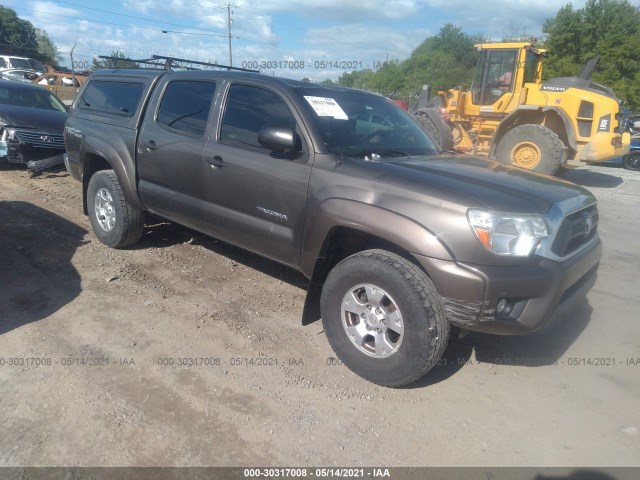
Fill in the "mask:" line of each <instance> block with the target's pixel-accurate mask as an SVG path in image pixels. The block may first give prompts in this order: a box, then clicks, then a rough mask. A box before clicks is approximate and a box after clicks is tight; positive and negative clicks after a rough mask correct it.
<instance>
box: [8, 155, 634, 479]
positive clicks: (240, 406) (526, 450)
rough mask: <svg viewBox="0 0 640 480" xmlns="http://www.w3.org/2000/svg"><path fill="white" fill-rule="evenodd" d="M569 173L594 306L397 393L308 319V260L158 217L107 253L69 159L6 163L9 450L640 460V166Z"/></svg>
mask: <svg viewBox="0 0 640 480" xmlns="http://www.w3.org/2000/svg"><path fill="white" fill-rule="evenodd" d="M564 178H565V179H567V180H570V181H574V182H576V183H579V184H581V185H584V186H586V187H587V188H589V189H591V190H592V191H593V192H594V193H595V195H596V196H597V197H598V199H599V205H600V213H601V220H600V227H599V228H600V234H601V237H602V239H603V241H604V252H603V259H602V263H601V266H600V270H599V277H598V281H597V284H596V285H595V287H594V288H593V289H592V291H591V292H590V293H589V295H588V298H587V300H586V301H585V302H584V304H582V305H581V306H580V307H579V308H578V309H576V310H575V311H574V312H572V314H571V315H569V316H567V318H565V319H564V321H563V322H562V323H561V324H560V325H558V327H557V328H556V329H555V330H553V331H552V332H549V333H548V334H545V335H540V336H531V337H510V338H506V337H494V336H490V335H480V334H470V335H468V336H466V337H464V338H462V339H454V340H453V341H452V342H451V344H450V346H449V348H448V349H447V351H446V354H445V358H444V360H443V362H442V365H441V366H439V367H436V368H435V369H434V370H432V371H431V372H430V373H429V374H428V375H427V377H425V378H424V379H422V380H421V381H419V382H418V383H417V384H415V385H412V386H410V387H409V388H404V389H396V390H393V389H386V388H382V387H378V386H375V385H372V384H370V383H367V382H366V381H364V380H362V379H360V378H359V377H357V376H355V375H353V374H352V373H351V372H350V371H348V370H347V369H346V368H345V367H344V366H342V365H339V364H338V362H337V361H336V360H335V358H334V356H333V352H332V351H331V349H330V347H329V345H328V343H327V341H326V339H325V337H324V333H323V331H322V325H321V324H320V322H316V323H313V324H311V325H309V326H302V325H301V321H300V318H301V313H302V307H303V302H304V298H305V285H306V282H305V280H304V279H303V278H302V277H301V276H300V275H299V274H297V273H295V272H293V271H291V270H288V269H287V268H285V267H282V266H280V265H277V264H274V263H272V262H269V261H267V260H264V259H261V258H259V257H256V256H254V255H251V254H247V253H244V252H242V251H240V250H238V249H236V248H233V247H230V246H228V245H225V244H223V243H220V242H216V241H214V240H210V239H207V238H205V237H203V236H202V235H200V234H197V233H194V232H192V231H189V230H186V229H183V228H181V227H178V226H175V225H173V224H169V223H164V222H160V221H158V222H152V223H151V224H149V225H148V228H147V229H146V230H145V235H144V238H143V240H142V242H141V243H140V244H139V245H136V246H135V247H134V248H131V249H128V250H118V251H116V250H111V249H109V248H107V247H105V246H103V245H102V244H101V243H99V242H98V241H97V240H96V239H95V237H94V236H93V234H92V233H91V228H90V225H89V222H88V220H87V218H86V217H84V215H83V214H82V206H81V196H80V193H81V192H80V184H79V183H77V182H75V181H74V180H72V179H71V178H70V177H68V176H67V175H66V173H58V174H49V175H44V176H41V177H39V178H34V179H32V178H30V177H29V175H28V173H27V172H25V171H24V170H22V169H20V168H7V167H3V168H2V169H0V432H1V433H0V466H169V465H171V466H267V465H283V466H284V465H297V466H305V465H309V466H313V465H324V466H331V465H342V466H344V465H349V466H371V465H384V466H496V465H500V466H565V467H578V466H594V467H597V466H600V467H605V466H640V455H638V452H639V451H640V449H639V447H640V442H639V437H638V429H639V428H640V411H639V409H638V398H640V322H638V311H640V295H639V293H638V272H639V271H640V256H639V255H638V245H640V242H639V240H638V239H639V238H640V215H639V214H638V212H639V206H640V173H638V172H628V171H625V170H622V169H620V168H615V167H603V166H600V167H583V168H579V169H575V170H572V171H569V172H567V173H566V174H565V175H564Z"/></svg>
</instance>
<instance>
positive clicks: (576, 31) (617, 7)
mask: <svg viewBox="0 0 640 480" xmlns="http://www.w3.org/2000/svg"><path fill="white" fill-rule="evenodd" d="M543 31H544V33H545V34H546V35H547V40H546V42H545V47H546V48H547V49H549V53H550V56H549V59H548V61H547V63H546V72H545V78H551V77H558V76H573V75H577V74H578V73H579V72H580V70H581V68H582V65H583V64H584V63H585V62H586V61H587V60H589V59H590V58H593V57H596V56H598V57H600V63H599V65H598V68H597V69H596V71H595V72H594V73H593V80H594V81H595V82H597V83H601V84H603V85H607V86H608V87H611V88H612V89H613V90H614V91H615V92H616V95H617V96H618V97H620V98H622V99H626V100H627V101H628V103H629V106H630V107H631V108H639V107H640V8H639V7H635V6H633V5H631V4H630V3H629V2H628V1H627V0H588V1H587V3H586V4H585V6H584V7H583V8H581V9H575V8H574V7H573V6H572V5H571V4H567V5H565V6H564V7H562V8H561V9H560V10H559V11H558V13H557V14H556V16H555V17H554V18H550V19H547V20H546V21H545V22H544V26H543Z"/></svg>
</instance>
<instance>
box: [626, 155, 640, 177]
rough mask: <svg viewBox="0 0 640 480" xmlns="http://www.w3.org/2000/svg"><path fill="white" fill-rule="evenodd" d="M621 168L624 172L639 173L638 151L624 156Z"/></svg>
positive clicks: (639, 158)
mask: <svg viewBox="0 0 640 480" xmlns="http://www.w3.org/2000/svg"><path fill="white" fill-rule="evenodd" d="M622 166H623V167H624V168H625V169H626V170H632V171H634V172H637V171H640V151H637V152H631V153H630V154H629V155H625V156H624V158H623V159H622Z"/></svg>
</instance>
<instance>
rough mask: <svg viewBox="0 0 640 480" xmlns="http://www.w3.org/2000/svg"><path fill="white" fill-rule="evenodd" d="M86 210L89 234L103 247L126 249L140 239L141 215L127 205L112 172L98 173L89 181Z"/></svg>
mask: <svg viewBox="0 0 640 480" xmlns="http://www.w3.org/2000/svg"><path fill="white" fill-rule="evenodd" d="M98 196H100V198H98ZM87 207H88V210H89V219H90V220H91V226H92V227H93V231H94V233H95V234H96V237H98V240H100V241H101V242H102V243H104V244H105V245H108V246H109V247H113V248H122V247H127V246H129V245H133V244H134V243H136V242H137V241H138V240H140V237H142V230H143V228H144V222H143V215H142V212H140V211H138V210H135V209H134V208H132V207H131V205H129V203H128V202H127V200H126V198H125V197H124V193H123V192H122V188H121V187H120V183H118V178H117V177H116V174H115V172H114V171H113V170H101V171H99V172H96V173H95V174H94V175H93V176H92V177H91V180H89V186H88V188H87Z"/></svg>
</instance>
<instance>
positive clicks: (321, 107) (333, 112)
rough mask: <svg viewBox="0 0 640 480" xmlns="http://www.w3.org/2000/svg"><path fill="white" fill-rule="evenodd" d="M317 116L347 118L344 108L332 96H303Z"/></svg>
mask: <svg viewBox="0 0 640 480" xmlns="http://www.w3.org/2000/svg"><path fill="white" fill-rule="evenodd" d="M304 99H305V100H306V101H307V102H309V105H311V107H312V108H313V109H314V110H315V112H316V114H317V115H318V116H319V117H333V118H337V119H338V120H349V117H348V116H347V114H346V113H344V110H342V108H341V107H340V105H338V102H336V101H335V99H333V98H327V97H311V96H307V95H305V96H304Z"/></svg>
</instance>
